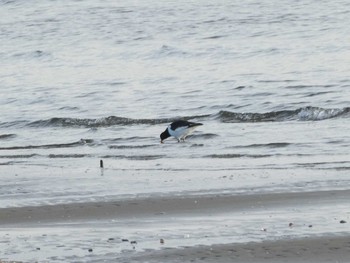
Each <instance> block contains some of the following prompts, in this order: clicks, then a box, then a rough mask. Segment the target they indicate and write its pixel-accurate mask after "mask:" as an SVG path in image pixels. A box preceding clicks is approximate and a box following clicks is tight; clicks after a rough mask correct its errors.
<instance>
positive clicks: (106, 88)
mask: <svg viewBox="0 0 350 263" xmlns="http://www.w3.org/2000/svg"><path fill="white" fill-rule="evenodd" d="M349 25H350V4H349V3H348V2H347V1H344V0H343V1H314V0H305V1H293V2H290V1H243V2H242V1H224V0H222V1H215V2H212V1H152V0H147V1H91V0H90V1H39V0H37V1H20V0H17V1H16V0H13V1H11V0H1V1H0V43H1V50H0V61H1V62H0V63H1V67H0V106H1V115H0V175H1V176H0V182H1V184H0V205H1V206H2V207H8V206H23V205H28V204H29V205H33V204H34V205H36V204H43V203H50V204H51V203H59V202H76V201H85V200H99V199H103V200H104V199H110V198H111V199H118V198H124V197H128V196H129V197H130V196H134V195H154V194H168V193H172V194H182V193H192V192H198V191H204V192H212V191H214V192H219V193H220V192H221V193H223V192H245V191H248V190H249V191H252V190H253V191H258V192H259V191H285V190H286V189H288V190H289V191H294V190H293V189H300V187H302V188H303V189H305V190H310V189H320V188H322V189H333V188H346V187H348V186H349V180H348V177H347V175H348V171H349V169H350V159H349V150H348V149H349V146H350V143H349V142H350V135H349V127H350V124H349V117H350V106H349V99H350V63H349V58H350V47H349V35H350V26H349ZM178 118H183V119H187V120H192V121H200V122H202V123H203V124H204V125H203V126H201V127H200V128H198V129H197V130H196V132H195V133H194V134H193V136H192V137H190V138H189V139H188V141H187V142H185V143H177V142H176V140H172V139H169V140H167V141H166V143H165V144H164V145H161V144H160V143H159V134H160V133H161V132H162V131H163V130H164V129H165V127H166V126H167V125H168V124H169V123H170V122H171V121H173V120H176V119H178ZM101 159H102V160H104V164H105V168H104V169H100V168H99V161H100V160H101ZM225 176H228V177H229V176H236V177H237V178H238V177H239V178H242V179H239V180H238V179H237V180H236V181H234V183H231V184H230V183H227V181H224V182H222V181H219V180H218V178H222V177H223V178H226V177H225ZM259 178H260V179H261V178H268V179H265V180H260V179H259ZM281 178H284V179H283V180H282V181H283V182H281ZM189 181H190V183H188V182H189Z"/></svg>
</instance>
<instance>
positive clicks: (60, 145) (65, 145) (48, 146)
mask: <svg viewBox="0 0 350 263" xmlns="http://www.w3.org/2000/svg"><path fill="white" fill-rule="evenodd" d="M92 143H93V140H91V139H80V140H79V141H76V142H71V143H56V144H42V145H24V146H11V147H0V150H26V149H52V148H70V147H76V146H80V145H85V144H92Z"/></svg>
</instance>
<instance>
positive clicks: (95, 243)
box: [0, 190, 350, 262]
mask: <svg viewBox="0 0 350 263" xmlns="http://www.w3.org/2000/svg"><path fill="white" fill-rule="evenodd" d="M349 197H350V191H349V190H338V191H337V190H332V191H314V192H294V193H293V192H291V193H268V194H258V195H254V194H252V195H246V194H244V195H208V194H203V195H198V194H197V195H188V196H162V197H152V198H134V199H125V200H119V201H113V202H112V201H111V202H86V203H71V204H58V205H43V206H32V207H11V208H1V209H0V222H1V225H0V227H1V228H0V231H1V232H0V238H1V243H0V246H1V247H2V250H3V251H5V253H4V254H3V255H2V256H1V257H0V259H1V260H2V261H3V262H6V261H7V262H8V261H10V260H16V261H20V262H35V261H37V262H52V261H60V260H61V259H63V258H64V259H65V260H67V259H68V260H69V261H70V262H102V261H109V262H111V261H110V260H115V259H118V262H349V258H350V236H349V235H348V233H349V232H348V230H349V228H348V223H347V221H348V220H349V218H348V217H349V212H348V211H347V210H346V207H348V200H349ZM4 248H5V250H4ZM67 255H68V256H67Z"/></svg>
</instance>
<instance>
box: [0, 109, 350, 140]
mask: <svg viewBox="0 0 350 263" xmlns="http://www.w3.org/2000/svg"><path fill="white" fill-rule="evenodd" d="M349 116H350V107H346V108H333V109H325V108H319V107H311V106H309V107H304V108H299V109H296V110H281V111H271V112H265V113H257V112H232V111H220V112H218V113H216V114H207V115H195V116H185V117H176V118H159V119H133V118H124V117H118V116H109V117H105V118H96V119H80V118H58V117H55V118H50V119H47V120H38V121H33V122H29V121H14V122H6V123H0V127H12V126H25V127H34V128H38V127H64V128H99V127H110V126H128V125H158V124H167V123H170V122H173V121H175V120H177V119H184V120H193V119H201V120H205V119H215V120H219V121H220V122H223V123H245V122H279V121H290V120H300V121H320V120H327V119H331V118H336V117H349ZM11 136H14V135H9V136H8V135H5V136H4V137H3V138H1V139H5V138H6V137H9V138H10V137H11Z"/></svg>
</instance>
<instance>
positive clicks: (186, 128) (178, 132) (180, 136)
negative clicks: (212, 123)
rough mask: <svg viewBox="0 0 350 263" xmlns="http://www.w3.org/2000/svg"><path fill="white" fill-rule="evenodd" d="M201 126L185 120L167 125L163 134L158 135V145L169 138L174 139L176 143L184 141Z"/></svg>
mask: <svg viewBox="0 0 350 263" xmlns="http://www.w3.org/2000/svg"><path fill="white" fill-rule="evenodd" d="M201 125H203V124H202V123H199V122H190V121H185V120H177V121H174V122H173V123H171V124H169V126H168V127H167V128H166V129H165V131H164V132H162V133H161V134H160V143H163V142H164V140H165V139H167V138H169V137H171V136H172V137H175V138H176V139H177V141H178V142H180V141H185V139H186V137H187V136H188V135H189V134H191V133H192V132H193V131H194V129H195V128H197V127H198V126H201Z"/></svg>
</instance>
